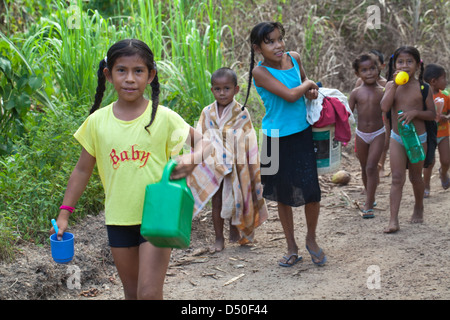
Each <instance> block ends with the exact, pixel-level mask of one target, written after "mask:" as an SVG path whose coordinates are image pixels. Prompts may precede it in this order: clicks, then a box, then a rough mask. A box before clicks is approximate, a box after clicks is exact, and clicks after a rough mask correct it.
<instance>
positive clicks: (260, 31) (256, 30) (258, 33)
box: [242, 22, 285, 109]
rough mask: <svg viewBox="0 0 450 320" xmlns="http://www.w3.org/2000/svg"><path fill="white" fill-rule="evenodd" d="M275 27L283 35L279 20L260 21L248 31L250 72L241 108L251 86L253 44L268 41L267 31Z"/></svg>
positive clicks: (253, 59) (253, 64)
mask: <svg viewBox="0 0 450 320" xmlns="http://www.w3.org/2000/svg"><path fill="white" fill-rule="evenodd" d="M275 29H278V30H279V31H280V33H281V36H283V37H284V35H285V30H284V27H283V25H282V24H281V23H279V22H261V23H258V24H257V25H256V26H254V27H253V29H252V31H251V33H250V50H251V51H250V72H249V75H248V89H247V97H246V98H245V102H244V105H243V107H242V109H244V108H245V105H246V104H247V100H248V96H249V95H250V88H251V86H252V71H253V68H254V67H255V49H253V45H254V44H256V45H258V46H259V45H261V43H262V42H263V41H264V42H266V41H268V40H269V39H268V37H269V33H271V32H273V31H274V30H275Z"/></svg>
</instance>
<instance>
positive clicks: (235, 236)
mask: <svg viewBox="0 0 450 320" xmlns="http://www.w3.org/2000/svg"><path fill="white" fill-rule="evenodd" d="M240 238H241V235H240V233H239V230H238V228H237V227H236V226H233V225H231V223H230V242H238V241H239V239H240Z"/></svg>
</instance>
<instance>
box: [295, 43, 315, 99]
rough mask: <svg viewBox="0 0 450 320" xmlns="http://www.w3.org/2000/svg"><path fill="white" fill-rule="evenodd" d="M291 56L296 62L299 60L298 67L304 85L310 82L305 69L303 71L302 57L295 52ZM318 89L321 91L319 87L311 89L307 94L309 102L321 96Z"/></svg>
mask: <svg viewBox="0 0 450 320" xmlns="http://www.w3.org/2000/svg"><path fill="white" fill-rule="evenodd" d="M291 55H292V57H294V58H295V60H297V63H298V67H299V69H300V77H301V79H302V83H303V82H305V81H310V80H309V79H308V77H307V76H306V72H305V69H303V65H302V61H301V59H300V55H299V54H298V53H297V52H295V51H291ZM318 89H319V87H317V88H316V87H313V88H310V89H309V90H308V91H306V92H305V97H306V98H307V99H308V100H314V99H317V97H318V96H319V92H318Z"/></svg>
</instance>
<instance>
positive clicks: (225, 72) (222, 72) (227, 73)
mask: <svg viewBox="0 0 450 320" xmlns="http://www.w3.org/2000/svg"><path fill="white" fill-rule="evenodd" d="M222 77H230V79H231V80H232V81H233V83H234V85H235V86H237V85H238V81H237V75H236V72H234V71H233V70H232V69H230V68H226V67H224V68H220V69H217V70H216V71H214V72H213V74H212V75H211V85H213V84H214V80H216V79H217V78H222Z"/></svg>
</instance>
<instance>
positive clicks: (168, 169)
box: [161, 159, 178, 182]
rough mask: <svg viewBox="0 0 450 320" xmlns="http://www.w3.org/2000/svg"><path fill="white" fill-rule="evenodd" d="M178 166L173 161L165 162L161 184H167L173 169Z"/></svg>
mask: <svg viewBox="0 0 450 320" xmlns="http://www.w3.org/2000/svg"><path fill="white" fill-rule="evenodd" d="M177 165H178V163H177V162H176V161H175V160H173V159H169V162H167V164H166V166H165V167H164V171H163V175H162V178H161V182H163V181H164V182H169V179H170V175H171V174H172V171H173V169H175V167H176V166H177Z"/></svg>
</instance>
